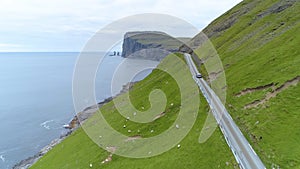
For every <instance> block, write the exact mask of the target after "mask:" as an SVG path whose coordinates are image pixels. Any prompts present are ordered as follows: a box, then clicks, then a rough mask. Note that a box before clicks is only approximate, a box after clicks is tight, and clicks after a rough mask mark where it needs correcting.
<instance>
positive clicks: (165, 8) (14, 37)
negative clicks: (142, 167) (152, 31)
mask: <svg viewBox="0 0 300 169" xmlns="http://www.w3.org/2000/svg"><path fill="white" fill-rule="evenodd" d="M239 2H241V0H51V1H45V0H26V1H25V0H24V1H21V0H1V1H0V25H1V26H0V34H1V36H0V52H6V51H16V52H19V51H81V49H82V48H83V47H84V45H85V43H86V42H87V41H88V39H89V38H90V37H91V36H93V35H94V34H95V33H96V32H97V31H98V30H99V29H101V28H103V27H104V26H106V25H108V24H110V23H112V22H113V21H115V20H118V19H121V18H123V17H126V16H130V15H134V14H141V13H162V14H168V15H172V16H175V17H178V18H181V19H183V20H185V21H187V22H189V23H191V24H192V25H194V26H195V27H196V28H198V29H199V31H200V30H202V29H203V28H204V27H205V26H206V25H207V24H209V23H210V22H211V21H212V20H214V19H215V18H217V17H218V16H220V15H221V14H223V13H224V12H226V11H227V10H229V9H230V8H232V7H233V6H235V5H236V4H238V3H239Z"/></svg>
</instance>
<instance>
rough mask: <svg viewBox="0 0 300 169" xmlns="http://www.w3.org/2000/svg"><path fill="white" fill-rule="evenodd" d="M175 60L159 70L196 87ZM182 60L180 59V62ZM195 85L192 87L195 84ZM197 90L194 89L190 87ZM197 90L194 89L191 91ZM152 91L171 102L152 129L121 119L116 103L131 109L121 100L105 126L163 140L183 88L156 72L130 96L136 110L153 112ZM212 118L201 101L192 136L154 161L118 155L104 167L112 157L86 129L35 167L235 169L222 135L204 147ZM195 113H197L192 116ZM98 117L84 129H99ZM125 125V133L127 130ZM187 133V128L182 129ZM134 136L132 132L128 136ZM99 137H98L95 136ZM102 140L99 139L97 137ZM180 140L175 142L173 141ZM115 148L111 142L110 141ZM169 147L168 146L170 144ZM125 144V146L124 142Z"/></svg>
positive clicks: (109, 108) (108, 111)
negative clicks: (202, 139) (204, 132)
mask: <svg viewBox="0 0 300 169" xmlns="http://www.w3.org/2000/svg"><path fill="white" fill-rule="evenodd" d="M173 57H175V56H172V55H170V56H168V57H167V58H165V59H164V60H163V61H162V62H161V63H160V65H159V67H165V66H166V65H168V67H167V68H169V69H172V70H173V71H175V72H178V75H180V77H182V78H183V79H182V82H187V81H192V79H191V76H184V75H185V74H188V73H189V70H188V68H187V67H182V66H179V65H178V64H176V63H174V59H173ZM180 57H182V56H180ZM192 82H193V81H192ZM191 84H193V85H195V84H194V83H191ZM195 88H196V89H197V86H196V85H195V86H194V87H193V88H191V87H189V88H188V89H195ZM154 89H161V90H162V91H164V93H165V95H166V97H167V107H166V109H165V111H164V112H163V113H161V114H160V116H159V117H156V118H155V120H153V121H152V122H150V123H146V124H144V123H136V122H133V121H128V120H127V119H126V118H124V117H123V116H121V115H120V114H119V112H118V110H117V109H116V105H115V104H116V103H117V104H121V105H125V108H126V105H128V103H123V102H124V101H123V100H124V99H123V98H122V97H123V95H121V96H119V97H118V98H116V102H115V104H114V102H109V103H108V104H106V105H104V106H103V107H101V109H100V110H101V112H102V114H103V115H104V117H105V119H106V121H108V122H109V124H110V125H111V126H112V127H113V128H114V129H115V130H117V131H118V132H120V133H122V134H124V135H128V136H131V137H132V139H133V141H134V138H148V137H153V136H155V135H159V134H161V133H163V132H164V131H165V130H167V129H168V128H169V127H170V126H171V125H172V124H173V123H174V121H175V120H176V118H177V117H178V112H179V111H180V109H181V104H182V103H181V98H180V93H179V87H178V84H177V83H176V81H175V80H174V79H173V78H172V77H171V76H170V75H168V74H166V73H164V72H163V71H161V70H158V69H157V70H154V71H153V72H152V73H151V74H150V75H149V76H148V77H147V78H146V79H144V80H143V81H140V82H138V83H136V84H135V85H134V86H133V88H132V89H131V90H130V99H131V102H132V103H133V105H134V106H135V107H137V108H139V110H140V111H142V110H143V109H145V110H147V109H148V108H149V107H150V103H149V100H148V96H149V94H150V92H151V91H153V90H154ZM193 93H194V95H191V96H190V97H189V100H190V101H189V102H188V103H189V104H190V106H187V107H193V106H192V105H193V104H194V103H195V101H196V100H198V98H197V97H199V94H198V91H195V92H193ZM207 112H208V105H207V104H206V103H205V100H204V98H203V97H201V106H200V107H199V112H198V116H197V118H196V122H195V124H194V126H193V128H192V129H191V131H190V132H189V134H188V135H187V136H186V137H185V138H184V139H183V140H182V141H181V142H180V143H179V145H180V147H178V146H175V147H173V148H172V149H171V150H169V151H167V152H165V153H163V154H160V155H158V156H154V157H150V158H141V159H136V158H125V157H121V156H118V155H112V160H111V161H109V162H104V164H103V163H102V161H104V160H105V159H106V158H108V159H109V155H110V153H109V151H106V150H104V149H102V148H100V147H99V146H98V145H96V144H95V143H94V142H93V141H92V140H91V139H90V138H89V137H88V136H87V135H86V132H85V131H84V130H82V129H79V130H77V131H76V132H74V133H73V134H72V135H70V136H69V137H68V138H67V139H65V140H64V141H63V142H62V143H60V144H59V145H57V146H56V147H54V148H53V149H52V150H51V151H50V152H48V153H47V154H46V155H45V156H44V157H42V158H41V159H40V160H39V161H38V162H37V163H36V164H35V165H34V166H33V167H31V168H32V169H35V168H39V169H42V168H53V169H56V168H60V169H70V168H89V167H90V164H91V165H92V166H93V167H92V168H110V169H112V168H115V169H123V168H124V169H128V168H143V169H144V168H146V169H147V168H148V169H153V168H164V169H174V168H187V167H188V168H234V166H235V167H236V166H237V164H236V162H235V160H234V157H233V155H232V154H231V152H230V150H229V147H228V146H227V144H226V142H225V140H224V138H223V136H222V134H221V132H220V130H216V132H215V133H214V134H213V135H212V136H211V137H210V138H209V139H208V140H207V141H206V142H205V143H202V144H200V143H199V142H198V138H199V135H200V132H201V129H202V127H203V124H204V121H205V119H206V116H207ZM191 113H197V112H191ZM96 119H97V117H92V118H90V119H89V120H88V121H87V123H85V124H84V125H86V126H89V125H90V124H92V125H91V126H92V127H96V128H97V127H99V126H98V125H101V124H99V122H98V123H97V122H96V123H95V122H94V120H96ZM124 125H125V126H126V127H124ZM180 127H184V126H180ZM129 131H130V132H129ZM95 132H97V131H95ZM99 135H100V134H99ZM175 137H176V136H174V138H175ZM111 141H112V142H113V140H111ZM166 141H167V142H169V141H168V140H166ZM124 144H125V140H124ZM111 146H113V145H111ZM147 147H149V145H143V146H142V147H140V148H139V149H141V150H143V149H144V148H147Z"/></svg>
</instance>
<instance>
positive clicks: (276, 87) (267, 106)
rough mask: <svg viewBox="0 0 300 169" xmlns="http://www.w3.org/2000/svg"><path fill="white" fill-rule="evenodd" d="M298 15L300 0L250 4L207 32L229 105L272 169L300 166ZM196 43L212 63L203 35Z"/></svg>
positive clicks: (256, 0) (249, 1) (252, 1)
mask: <svg viewBox="0 0 300 169" xmlns="http://www.w3.org/2000/svg"><path fill="white" fill-rule="evenodd" d="M299 11H300V1H298V0H264V1H260V0H245V1H243V2H242V3H240V4H239V5H237V6H236V7H234V8H233V9H231V10H230V11H228V12H226V13H225V14H224V15H222V16H221V17H220V18H218V19H216V20H215V21H213V22H212V23H211V24H210V25H209V26H208V27H207V28H205V29H204V33H205V34H206V35H207V36H208V37H209V38H210V40H211V42H212V43H213V44H214V46H215V48H216V50H217V51H218V54H219V56H220V58H221V60H222V62H223V66H224V69H225V73H226V80H227V86H224V87H227V104H226V106H227V108H228V109H229V111H230V113H231V114H232V116H233V118H234V120H235V121H236V123H237V124H238V125H239V126H240V128H241V130H242V131H243V133H244V134H245V136H246V137H247V139H248V140H249V142H250V143H251V144H252V145H253V147H254V149H255V150H256V152H257V153H258V155H259V156H260V157H261V158H262V160H263V162H264V163H265V164H266V166H267V167H268V168H271V167H274V168H277V167H280V168H299V167H300V146H299V142H300V135H299V131H300V123H299V120H300V111H299V108H300V102H299V100H300V94H299V93H300V86H299V78H300V69H299V65H300V48H299V46H300V31H299V30H300V13H299ZM191 44H192V47H193V48H194V49H196V50H195V52H196V53H197V54H198V56H199V58H200V59H201V60H202V61H203V62H206V61H207V60H209V51H207V50H206V49H205V42H203V40H202V38H201V35H200V34H199V35H198V36H196V37H194V38H193V40H192V41H191ZM217 73H218V72H213V73H211V74H210V76H211V77H212V76H216V75H217ZM211 77H210V78H208V79H211Z"/></svg>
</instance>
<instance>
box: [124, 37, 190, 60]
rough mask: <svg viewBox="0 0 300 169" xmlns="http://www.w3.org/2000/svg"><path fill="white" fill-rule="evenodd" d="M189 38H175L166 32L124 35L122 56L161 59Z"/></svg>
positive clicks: (176, 49)
mask: <svg viewBox="0 0 300 169" xmlns="http://www.w3.org/2000/svg"><path fill="white" fill-rule="evenodd" d="M188 40H190V39H189V38H173V37H171V36H170V35H168V34H166V33H164V32H157V31H140V32H127V33H126V34H125V35H124V41H123V51H122V57H125V58H138V59H148V60H156V61H160V60H162V59H163V58H164V57H165V56H167V55H168V54H169V53H173V52H177V51H178V48H179V47H180V46H181V45H183V44H184V42H186V41H188Z"/></svg>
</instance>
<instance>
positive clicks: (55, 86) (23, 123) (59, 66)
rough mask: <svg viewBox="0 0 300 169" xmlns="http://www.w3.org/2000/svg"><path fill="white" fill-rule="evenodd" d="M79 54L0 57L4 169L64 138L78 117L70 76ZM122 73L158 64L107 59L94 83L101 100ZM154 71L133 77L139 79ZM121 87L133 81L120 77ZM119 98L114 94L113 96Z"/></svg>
mask: <svg viewBox="0 0 300 169" xmlns="http://www.w3.org/2000/svg"><path fill="white" fill-rule="evenodd" d="M78 55H79V53H0V136H1V138H0V168H1V169H6V168H12V166H13V165H14V164H16V163H17V162H19V161H20V160H22V159H25V158H27V157H29V156H32V155H34V154H36V153H37V152H39V151H40V149H41V148H43V147H44V146H45V145H47V144H49V143H50V142H51V140H53V139H55V138H58V137H59V136H60V135H61V134H63V133H65V132H66V130H65V129H63V127H62V125H63V124H66V123H68V122H69V121H70V119H71V118H72V117H73V116H74V115H75V112H74V108H73V102H72V75H73V70H74V66H75V63H76V59H77V56H78ZM120 63H123V66H122V67H123V69H124V70H122V71H121V72H123V73H124V74H125V75H126V74H128V73H127V72H134V71H136V70H135V69H140V68H141V67H155V66H156V65H157V64H158V62H153V61H143V60H132V59H124V58H121V57H109V56H107V57H105V59H104V60H103V62H102V64H101V66H100V69H99V70H98V72H99V73H98V74H97V78H96V86H97V87H96V92H97V100H99V101H100V100H103V99H105V98H107V97H109V96H111V95H112V94H111V84H110V80H111V77H112V76H113V73H114V70H115V69H116V67H118V65H119V64H120ZM150 72H151V69H148V70H146V71H143V72H141V73H140V74H138V76H137V77H136V78H135V80H140V79H142V78H144V77H145V76H147V75H148V74H149V73H150ZM121 77H123V78H122V79H121V78H120V80H119V84H118V85H119V88H120V89H121V86H122V85H123V84H125V83H127V82H128V81H129V80H130V79H126V76H121ZM114 94H115V93H114Z"/></svg>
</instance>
